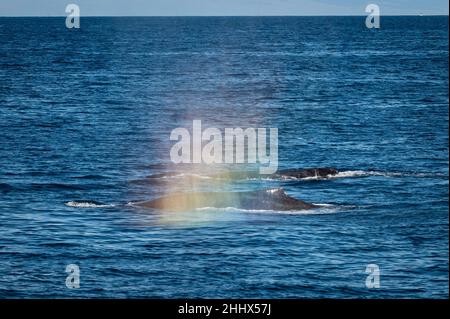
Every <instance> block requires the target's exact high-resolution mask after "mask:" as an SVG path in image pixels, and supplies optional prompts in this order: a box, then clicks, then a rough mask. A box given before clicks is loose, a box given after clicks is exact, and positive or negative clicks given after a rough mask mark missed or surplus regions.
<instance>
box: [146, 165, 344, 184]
mask: <svg viewBox="0 0 450 319" xmlns="http://www.w3.org/2000/svg"><path fill="white" fill-rule="evenodd" d="M337 173H338V171H337V169H335V168H331V167H319V168H291V169H284V170H279V171H278V172H277V173H274V174H271V175H263V176H264V177H266V178H271V179H283V180H285V179H289V178H297V179H302V178H308V177H319V178H327V177H329V176H334V175H336V174H337ZM202 176H203V177H206V178H213V179H231V180H241V179H247V178H254V179H257V178H260V177H261V176H262V175H260V174H259V172H257V171H228V172H222V173H215V174H202V173H201V172H199V173H197V174H182V173H181V172H166V173H158V174H153V175H150V176H147V177H146V180H147V181H152V182H158V181H164V179H165V178H168V177H181V178H183V179H192V180H195V179H198V178H201V177H202Z"/></svg>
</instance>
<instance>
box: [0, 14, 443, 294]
mask: <svg viewBox="0 0 450 319" xmlns="http://www.w3.org/2000/svg"><path fill="white" fill-rule="evenodd" d="M364 21H365V17H227V18H220V17H214V18H212V17H211V18H207V17H204V18H198V17H190V18H187V17H186V18H181V17H180V18H82V19H81V28H80V29H71V30H69V29H66V27H65V18H0V297H1V298H36V297H38V298H55V297H59V298H69V297H77V298H78V297H107V298H109V297H128V298H134V297H136V298H137V297H156V298H158V297H162V298H184V297H201V298H224V297H232V298H448V229H449V225H448V176H449V175H448V172H449V170H448V167H449V162H448V159H449V157H448V17H382V20H381V24H382V27H381V29H378V30H374V29H370V30H369V29H367V28H366V27H365V25H364ZM194 119H200V120H202V123H203V124H204V126H205V127H209V126H212V127H218V128H223V127H243V128H246V127H277V128H278V131H279V133H278V134H279V165H280V168H305V167H335V168H337V169H338V170H339V174H338V175H337V176H335V177H332V178H326V179H314V178H313V179H297V180H296V179H291V180H270V179H246V178H242V179H239V178H238V179H230V180H225V181H220V180H219V181H217V180H211V179H210V178H208V175H206V174H205V175H202V171H201V170H200V172H198V171H197V172H196V175H189V176H191V177H192V176H196V179H195V181H193V180H192V178H188V179H187V180H186V178H183V177H185V176H187V175H186V174H184V173H183V171H186V169H185V168H183V167H175V168H174V166H173V165H169V163H170V157H169V151H170V147H171V145H172V144H173V142H172V141H170V140H169V135H170V132H171V131H172V129H174V128H176V127H186V128H190V127H191V126H192V120H194ZM174 169H175V170H178V171H181V172H179V175H175V176H172V175H169V174H168V175H167V176H165V175H163V176H164V177H167V180H162V181H158V182H155V181H154V179H151V178H148V176H150V175H154V174H166V173H170V172H172V171H173V170H174ZM188 171H189V170H188ZM183 174H184V175H183ZM164 177H163V178H164ZM199 180H201V181H199ZM198 187H200V188H206V189H208V190H209V191H220V190H224V189H226V190H231V191H233V190H259V189H273V188H280V187H282V188H283V189H284V190H285V191H286V193H287V194H289V195H290V196H292V197H295V198H299V199H302V200H305V201H307V202H312V203H317V204H321V205H322V207H323V208H320V209H314V210H311V211H298V212H277V211H251V210H247V211H246V210H240V209H238V208H229V209H214V208H210V209H202V210H196V211H187V212H178V213H174V212H164V211H155V210H149V209H142V208H138V207H135V206H133V205H129V204H128V203H130V202H135V201H141V200H148V199H152V198H156V197H158V196H161V195H162V194H166V193H167V192H169V191H172V190H181V191H189V190H192V189H193V188H198ZM93 201H95V202H93ZM68 264H76V265H78V266H79V267H80V288H78V289H68V288H67V287H66V285H65V281H66V276H67V275H68V274H67V273H66V272H65V270H66V266H67V265H68ZM368 264H376V265H378V266H379V268H380V288H372V289H369V288H367V287H366V277H367V276H368V274H367V273H366V272H365V270H366V267H367V265H368Z"/></svg>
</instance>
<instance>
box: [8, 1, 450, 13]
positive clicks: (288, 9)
mask: <svg viewBox="0 0 450 319" xmlns="http://www.w3.org/2000/svg"><path fill="white" fill-rule="evenodd" d="M70 3H74V4H77V5H78V6H79V7H80V11H81V16H258V15H266V16H267V15H269V16H271V15H272V16H273V15H299V16H302V15H367V14H366V13H365V7H366V6H367V5H368V4H370V3H374V4H377V5H378V6H379V7H380V11H381V12H380V13H381V15H417V14H424V15H448V11H449V9H448V8H449V7H448V1H447V0H366V1H364V0H0V16H64V15H66V13H65V8H66V5H67V4H70Z"/></svg>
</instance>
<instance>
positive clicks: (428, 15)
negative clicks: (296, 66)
mask: <svg viewBox="0 0 450 319" xmlns="http://www.w3.org/2000/svg"><path fill="white" fill-rule="evenodd" d="M366 16H367V15H358V14H348V15H326V14H325V15H312V14H311V15H294V14H292V15H290V14H288V15H81V16H80V17H81V18H82V17H86V18H189V17H192V18H209V17H211V18H227V17H230V18H232V17H236V18H239V17H242V18H246V17H366ZM380 16H381V17H448V16H449V14H448V13H447V14H420V13H417V14H383V15H380ZM66 17H67V15H46V16H44V15H17V16H16V15H5V16H3V15H0V18H66Z"/></svg>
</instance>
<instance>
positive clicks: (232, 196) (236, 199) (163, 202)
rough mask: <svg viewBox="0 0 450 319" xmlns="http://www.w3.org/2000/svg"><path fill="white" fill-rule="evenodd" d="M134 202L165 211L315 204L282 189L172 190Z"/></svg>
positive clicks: (289, 207) (282, 208) (284, 208)
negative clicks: (186, 191) (188, 191)
mask: <svg viewBox="0 0 450 319" xmlns="http://www.w3.org/2000/svg"><path fill="white" fill-rule="evenodd" d="M134 205H135V206H139V207H145V208H154V209H162V210H168V211H187V210H192V209H196V208H204V207H215V208H226V207H235V208H238V209H247V210H278V211H288V210H303V209H312V208H316V207H317V206H316V205H313V204H310V203H306V202H304V201H302V200H299V199H296V198H293V197H291V196H289V195H287V194H286V193H285V192H284V190H283V189H273V190H259V191H249V192H193V193H174V194H171V195H167V196H164V197H161V198H157V199H154V200H150V201H144V202H137V203H134Z"/></svg>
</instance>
